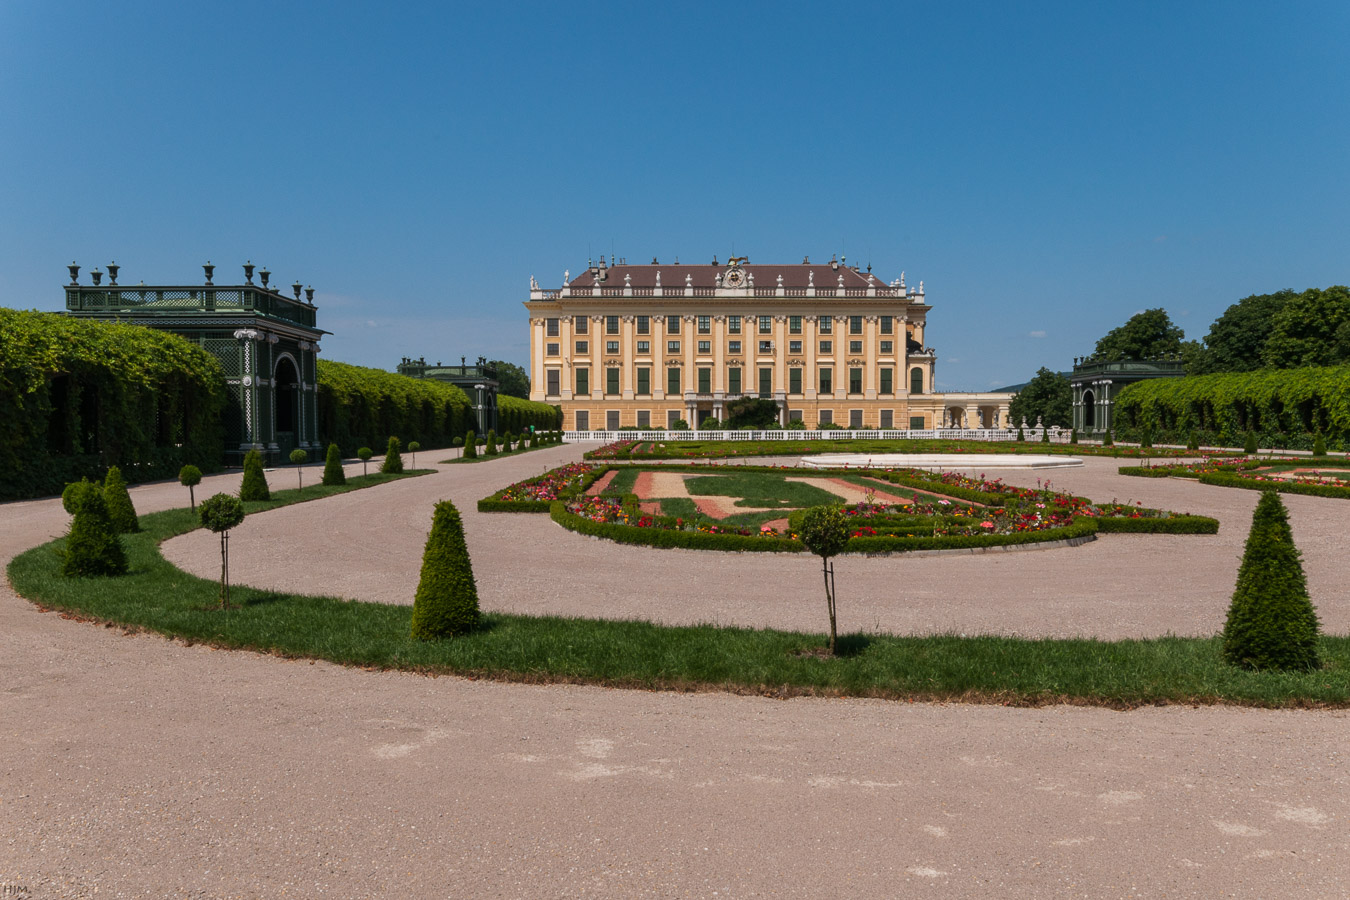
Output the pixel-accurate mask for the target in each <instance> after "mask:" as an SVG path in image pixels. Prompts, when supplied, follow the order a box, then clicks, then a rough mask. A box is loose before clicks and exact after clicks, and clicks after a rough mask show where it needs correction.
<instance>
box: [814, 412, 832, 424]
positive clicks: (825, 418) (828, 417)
mask: <svg viewBox="0 0 1350 900" xmlns="http://www.w3.org/2000/svg"><path fill="white" fill-rule="evenodd" d="M817 421H819V422H820V424H822V425H833V424H834V410H832V409H822V410H821V411H820V418H819V419H818V420H817Z"/></svg>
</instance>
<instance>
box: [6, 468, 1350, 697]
mask: <svg viewBox="0 0 1350 900" xmlns="http://www.w3.org/2000/svg"><path fill="white" fill-rule="evenodd" d="M370 477H371V479H377V478H382V479H386V480H387V479H390V478H394V477H400V476H370ZM404 477H406V476H404ZM352 480H353V481H357V480H358V479H352ZM361 486H366V485H355V486H353V487H352V488H349V489H355V487H361ZM277 493H278V495H281V496H279V497H278V498H277V499H275V500H273V501H272V502H271V505H273V506H275V505H281V504H282V503H285V502H294V500H295V499H296V498H291V497H288V496H285V495H286V494H288V493H290V492H277ZM308 493H309V489H306V494H308ZM317 496H318V493H317V491H316V492H315V493H314V494H313V495H312V496H306V497H304V498H301V499H314V498H316V497H317ZM196 523H197V519H196V516H195V515H194V514H193V513H191V512H190V511H188V510H187V509H175V510H168V511H165V512H160V513H150V514H147V515H144V516H142V517H141V524H142V528H143V529H144V530H143V531H142V532H141V533H140V534H136V535H128V536H126V537H125V538H124V540H125V543H126V547H127V551H128V558H129V560H130V564H131V572H130V574H128V575H127V576H125V577H121V578H110V579H108V578H105V579H72V578H65V577H63V576H62V575H61V574H60V567H61V559H60V556H59V551H60V548H61V546H62V544H63V541H61V540H57V541H53V542H51V543H48V544H45V545H43V546H41V547H37V548H34V549H33V550H29V551H28V552H26V553H23V554H21V555H19V556H18V557H16V558H15V559H14V560H13V561H12V562H11V563H10V565H9V570H8V571H9V577H10V581H11V582H12V583H13V585H14V587H15V590H17V591H18V592H19V593H20V594H21V595H23V596H24V597H27V598H29V599H30V600H32V601H33V602H35V603H37V604H39V605H40V606H43V607H46V608H50V609H57V610H61V611H63V612H66V613H68V614H71V615H74V616H76V617H81V618H85V619H88V620H91V621H94V622H113V623H117V624H119V625H123V626H126V627H129V628H133V629H146V630H149V631H154V632H158V633H160V634H164V635H166V636H169V637H173V638H177V639H180V640H184V641H187V642H190V643H207V644H211V645H213V646H219V647H226V648H235V649H248V650H255V651H260V652H264V653H275V654H278V655H282V656H288V657H304V658H314V659H326V660H331V661H333V662H336V663H340V664H344V665H355V666H369V667H376V668H396V669H409V670H413V671H419V672H443V673H453V674H462V675H471V676H483V677H491V678H498V679H503V680H511V681H528V682H559V681H562V682H580V683H588V684H601V685H609V686H615V687H635V688H643V689H668V690H709V689H710V690H726V691H733V692H738V693H758V694H767V695H771V696H793V695H802V694H811V695H823V696H858V697H882V698H891V699H914V700H964V701H971V702H982V703H1005V704H1017V705H1024V704H1044V703H1058V702H1067V703H1086V704H1094V705H1102V706H1111V707H1133V706H1138V705H1142V704H1155V703H1237V704H1246V705H1257V706H1337V707H1343V706H1347V705H1350V639H1347V638H1344V637H1324V638H1323V639H1322V654H1323V657H1324V659H1325V660H1326V665H1325V666H1324V668H1323V669H1321V670H1319V671H1316V672H1306V673H1289V674H1275V673H1267V674H1258V673H1252V672H1246V671H1243V670H1239V669H1234V668H1232V667H1230V666H1227V665H1225V664H1224V663H1223V661H1222V658H1221V655H1220V647H1219V641H1218V639H1217V638H1205V639H1195V638H1174V637H1173V638H1158V639H1154V640H1127V641H1097V640H1026V639H1020V638H1006V637H973V638H972V637H954V636H936V637H892V636H887V635H865V634H846V635H842V636H841V638H840V650H841V652H840V655H839V656H838V657H836V658H834V659H820V658H816V657H814V656H811V655H802V654H803V653H804V652H809V651H812V650H814V649H816V648H819V647H821V646H823V645H824V643H825V638H824V635H823V634H816V633H800V632H791V631H777V630H757V629H749V628H727V627H721V626H713V625H700V626H692V627H666V626H659V625H653V624H649V623H644V622H632V621H623V622H618V621H607V620H593V619H581V618H562V617H532V616H512V615H503V614H495V613H494V614H488V615H486V616H485V617H484V624H483V627H482V628H481V629H479V630H478V631H476V632H474V633H472V634H470V635H468V636H465V637H461V638H456V639H453V640H447V641H441V642H436V643H422V642H418V641H414V640H412V639H411V638H410V637H409V629H410V624H411V616H412V608H411V606H386V605H383V604H376V603H363V602H353V601H347V600H341V599H337V598H333V597H312V596H302V595H290V594H280V593H274V592H268V591H262V590H257V589H253V588H247V587H239V586H236V587H234V588H233V591H232V595H233V600H234V602H235V604H236V606H235V607H234V608H231V609H229V610H221V609H219V608H217V606H216V600H217V590H218V585H217V583H216V582H215V581H213V580H208V579H201V578H197V577H195V576H192V575H189V574H187V573H185V572H183V571H181V570H179V569H177V568H175V567H174V566H173V565H171V564H170V563H169V562H168V561H167V560H165V559H164V557H163V556H162V555H161V554H160V552H159V543H160V542H161V541H163V540H165V539H167V538H169V537H172V536H173V535H176V534H182V533H184V532H187V531H191V530H192V529H194V528H195V527H196ZM247 525H248V523H247V521H245V523H244V525H242V526H240V527H241V528H246V527H247ZM776 602H791V603H801V604H805V605H808V606H814V607H819V609H820V617H821V620H822V624H823V622H824V619H825V610H824V602H823V598H822V597H820V596H818V592H816V591H813V590H810V589H807V588H805V587H804V588H803V591H802V595H801V596H800V597H792V598H782V599H781V600H779V601H776ZM848 604H849V601H848V597H847V596H845V597H843V598H842V600H841V613H842V615H843V616H844V617H845V618H846V617H847V616H848V609H849V605H848ZM1217 627H1218V626H1217V623H1216V628H1217Z"/></svg>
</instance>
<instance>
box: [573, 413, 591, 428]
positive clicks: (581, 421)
mask: <svg viewBox="0 0 1350 900" xmlns="http://www.w3.org/2000/svg"><path fill="white" fill-rule="evenodd" d="M576 420H577V431H590V430H591V413H590V410H586V409H579V410H577V412H576Z"/></svg>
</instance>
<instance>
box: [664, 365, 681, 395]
mask: <svg viewBox="0 0 1350 900" xmlns="http://www.w3.org/2000/svg"><path fill="white" fill-rule="evenodd" d="M666 393H667V394H680V393H683V389H682V388H681V387H680V368H679V366H675V367H674V368H671V369H666Z"/></svg>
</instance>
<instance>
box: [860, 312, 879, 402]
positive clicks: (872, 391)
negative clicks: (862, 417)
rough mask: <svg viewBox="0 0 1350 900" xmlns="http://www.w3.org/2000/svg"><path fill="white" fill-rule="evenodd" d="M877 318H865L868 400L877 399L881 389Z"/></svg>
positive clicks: (864, 376)
mask: <svg viewBox="0 0 1350 900" xmlns="http://www.w3.org/2000/svg"><path fill="white" fill-rule="evenodd" d="M879 327H880V326H878V325H877V317H876V316H875V315H869V316H864V317H863V397H865V398H866V399H868V400H875V399H877V390H878V389H879V388H880V384H879V383H878V382H879V381H880V378H879V376H878V375H877V330H878V328H879Z"/></svg>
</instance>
